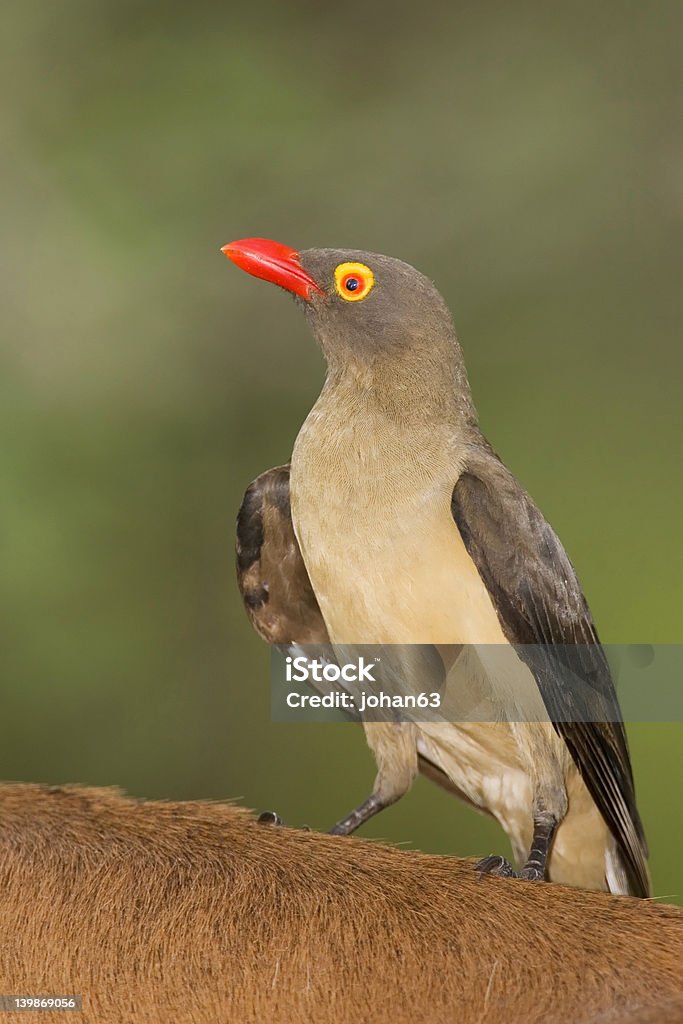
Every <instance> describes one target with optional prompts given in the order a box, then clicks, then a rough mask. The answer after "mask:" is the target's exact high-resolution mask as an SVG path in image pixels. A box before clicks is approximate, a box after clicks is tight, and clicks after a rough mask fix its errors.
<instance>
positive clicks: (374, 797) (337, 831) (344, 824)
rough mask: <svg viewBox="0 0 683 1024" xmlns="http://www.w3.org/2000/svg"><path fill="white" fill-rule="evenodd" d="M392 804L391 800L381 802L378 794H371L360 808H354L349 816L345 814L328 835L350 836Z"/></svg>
mask: <svg viewBox="0 0 683 1024" xmlns="http://www.w3.org/2000/svg"><path fill="white" fill-rule="evenodd" d="M392 803H394V801H393V800H383V799H382V797H381V796H380V795H379V794H378V793H371V794H370V796H369V797H368V798H367V800H364V801H363V803H362V804H361V805H360V807H356V809H355V811H351V813H350V814H347V815H346V817H345V818H342V819H341V821H338V822H337V824H336V825H335V826H334V827H333V828H331V829H330V835H331V836H350V835H351V833H352V832H355V831H356V829H357V828H360V826H361V825H364V824H365V822H366V821H369V820H370V818H374V816H375V815H376V814H379V812H380V811H383V810H384V808H385V807H388V806H389V804H392Z"/></svg>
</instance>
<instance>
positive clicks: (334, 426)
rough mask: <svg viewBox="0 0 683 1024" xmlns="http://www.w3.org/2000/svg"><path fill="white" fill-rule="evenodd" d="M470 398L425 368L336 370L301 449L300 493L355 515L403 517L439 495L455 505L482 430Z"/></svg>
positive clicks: (295, 471) (295, 481)
mask: <svg viewBox="0 0 683 1024" xmlns="http://www.w3.org/2000/svg"><path fill="white" fill-rule="evenodd" d="M459 383H460V387H458V384H459ZM464 394H465V399H466V400H465V401H463V400H462V397H461V398H460V400H459V399H458V396H459V395H460V396H462V395H463V390H462V382H458V381H456V380H455V379H448V377H446V379H444V373H443V371H440V372H439V373H438V374H437V373H435V372H434V368H432V367H428V366H425V365H424V364H422V365H420V366H416V365H415V364H412V365H410V366H404V365H400V364H399V365H394V366H392V367H391V370H390V371H388V372H378V368H376V367H372V366H367V365H365V366H360V367H356V366H353V365H352V364H351V365H350V364H348V363H347V364H346V365H345V366H344V367H343V368H341V369H339V368H337V367H335V366H331V367H330V370H329V373H328V376H327V380H326V382H325V386H324V388H323V390H322V392H321V394H320V397H319V398H318V400H317V402H316V403H315V405H314V407H313V409H312V410H311V412H310V413H309V415H308V417H307V419H306V421H305V423H304V425H303V426H302V428H301V431H300V432H299V436H298V437H297V440H296V444H295V446H294V452H293V455H292V488H293V490H295V491H298V492H299V495H300V496H301V497H303V495H304V494H305V495H307V496H312V493H313V492H315V493H316V494H318V495H319V494H320V493H321V492H324V493H325V495H326V497H327V500H328V502H330V503H332V504H337V505H344V504H348V506H349V507H350V508H355V509H360V508H361V507H367V508H369V509H372V508H378V507H382V509H383V510H385V509H387V506H388V504H392V505H394V507H395V508H397V509H399V508H401V507H402V506H404V505H405V504H406V503H409V502H411V501H417V500H421V497H422V496H423V495H425V494H428V493H434V494H435V495H436V492H438V495H439V498H440V500H442V501H446V500H447V501H450V492H451V491H452V488H453V486H454V484H455V482H456V480H457V478H458V476H459V473H460V471H461V468H462V464H463V460H464V450H465V446H466V444H467V437H468V431H469V430H470V428H471V424H472V423H473V422H474V411H473V409H472V406H471V404H470V403H469V397H468V391H467V390H466V391H465V392H464ZM441 490H443V494H441Z"/></svg>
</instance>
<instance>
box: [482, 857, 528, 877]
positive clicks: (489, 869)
mask: <svg viewBox="0 0 683 1024" xmlns="http://www.w3.org/2000/svg"><path fill="white" fill-rule="evenodd" d="M474 870H475V871H478V872H479V874H480V875H496V877H497V878H517V877H518V875H517V872H516V871H515V869H514V868H513V866H512V864H511V863H510V861H509V860H506V859H505V857H499V856H497V855H496V854H492V855H491V856H490V857H484V859H483V860H480V861H479V863H478V864H475V865H474Z"/></svg>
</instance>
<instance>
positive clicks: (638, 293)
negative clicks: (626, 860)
mask: <svg viewBox="0 0 683 1024" xmlns="http://www.w3.org/2000/svg"><path fill="white" fill-rule="evenodd" d="M682 29H683V16H681V9H680V6H679V5H675V4H673V3H672V4H670V5H669V4H666V3H655V4H648V5H639V6H638V5H632V4H624V3H616V2H613V0H606V2H603V3H601V4H598V5H596V4H595V3H590V4H589V3H583V2H579V3H573V4H571V5H568V6H567V5H550V6H549V5H547V4H544V3H541V2H540V0H537V2H531V3H527V4H523V5H518V4H514V5H508V4H504V3H500V2H498V3H483V4H479V5H473V4H460V3H455V4H445V3H444V4H433V5H426V4H415V3H411V4H402V3H392V4H387V3H381V2H375V3H367V2H366V3H358V2H355V0H349V2H346V3H344V4H332V5H320V4H318V3H305V2H291V0H290V2H288V3H286V4H285V3H276V2H270V3H261V4H258V3H256V4H252V5H242V4H230V3H218V2H215V3H207V2H203V0H195V2H194V3H193V4H187V3H169V2H166V3H163V4H162V3H159V2H147V3H144V4H141V3H139V2H135V3H134V2H125V0H82V2H79V0H61V2H60V3H58V4H48V3H46V2H45V0H42V2H32V0H26V2H23V3H21V4H19V3H14V4H11V3H10V4H9V5H6V6H5V9H4V31H3V33H2V42H1V43H0V46H1V47H2V51H3V52H2V53H0V57H1V59H0V79H1V83H2V89H1V91H0V97H1V98H0V131H1V132H2V141H3V146H2V149H3V156H4V160H3V166H2V170H1V171H0V174H1V179H0V185H1V189H2V193H1V194H2V205H3V231H2V240H1V242H0V245H1V247H2V264H3V270H2V275H1V276H0V290H1V292H2V310H3V321H4V323H3V330H2V347H1V351H0V371H1V375H0V429H1V430H2V443H1V445H0V509H1V513H0V514H1V517H2V522H1V525H2V529H1V533H0V544H1V550H2V573H1V576H0V617H1V618H0V628H1V638H0V639H1V648H0V658H1V666H0V670H1V681H2V720H3V728H2V736H3V742H2V767H1V769H0V772H1V774H2V776H3V777H4V778H7V779H23V780H37V781H46V782H52V783H57V782H61V781H77V782H83V783H91V784H107V785H108V784H118V785H121V786H123V787H125V788H126V789H127V790H129V791H130V792H132V793H134V794H138V795H143V796H148V797H188V798H198V797H211V798H218V797H239V798H242V799H243V800H244V802H245V803H246V804H247V805H249V806H251V807H255V808H260V809H262V808H266V807H267V808H270V807H274V808H276V809H277V810H278V811H279V812H280V813H281V814H282V815H283V816H284V817H285V819H286V820H287V821H288V822H290V823H292V824H300V823H303V822H307V823H309V824H311V825H312V826H315V827H320V828H323V827H327V826H329V825H331V824H332V822H333V821H334V820H335V819H336V818H338V817H339V816H340V815H342V814H343V813H345V812H347V811H348V810H350V808H351V807H352V806H354V805H355V804H356V803H358V802H359V800H360V799H361V798H363V797H365V796H366V795H367V793H368V792H369V787H370V784H371V781H372V778H373V774H374V772H373V763H372V759H371V755H370V754H369V752H368V751H367V749H366V747H365V743H364V739H363V736H362V734H361V733H360V731H359V730H358V729H357V728H355V727H353V726H350V725H340V726H332V725H317V726H315V725H298V726H295V725H281V724H280V725H278V724H273V723H271V721H270V711H269V702H270V687H269V678H270V670H269V654H268V651H267V649H266V647H265V646H264V645H263V644H262V643H261V642H260V641H259V640H258V639H257V637H256V636H255V635H254V634H253V633H252V631H251V629H250V627H249V625H248V623H247V620H246V617H245V616H244V614H243V611H242V608H241V605H240V601H239V597H238V594H237V589H236V586H235V583H234V575H233V521H234V515H235V512H236V509H237V507H238V504H239V501H240V498H241V495H242V492H243V490H244V488H245V486H246V485H247V484H248V483H249V481H250V480H251V479H252V478H253V477H254V476H255V475H257V474H258V473H259V472H260V471H262V470H263V469H266V468H267V467H269V466H271V465H274V464H276V463H279V462H283V461H285V460H286V459H287V458H288V457H289V452H290V450H291V446H292V442H293V440H294V437H295V436H296V433H297V430H298V427H299V425H300V424H301V422H302V421H303V419H304V417H305V415H306V413H307V411H308V409H309V407H310V405H311V404H312V402H313V401H314V399H315V397H316V395H317V392H318V389H319V387H320V384H321V381H322V375H323V365H322V360H321V357H320V355H319V353H318V352H317V351H316V348H315V345H314V343H313V342H312V340H311V339H310V338H309V337H308V334H307V330H306V327H305V325H304V323H303V320H302V318H301V316H300V314H299V313H298V311H297V310H296V309H295V308H294V306H293V304H292V303H291V302H289V301H288V300H287V299H286V298H285V296H284V295H282V293H279V292H278V291H277V290H275V289H271V288H268V287H267V286H265V285H264V284H262V283H260V282H256V281H253V280H251V279H248V278H247V277H246V276H244V275H243V274H240V273H238V272H237V271H236V270H235V268H234V267H231V266H230V265H229V264H228V263H227V262H226V260H225V259H224V257H223V256H221V254H220V252H219V247H220V246H221V245H222V244H224V243H225V242H227V241H229V240H230V239H232V238H239V237H242V236H245V235H262V236H265V237H272V238H276V239H279V240H282V241H285V242H287V243H290V244H292V245H295V246H298V247H307V246H315V245H321V246H325V245H333V246H350V247H358V248H367V249H370V250H375V251H383V252H388V253H391V254H392V255H396V256H399V257H402V258H403V259H406V260H408V261H409V262H411V263H414V264H415V265H417V266H418V267H419V268H420V269H422V270H423V271H425V272H426V273H427V274H429V275H430V276H431V277H433V278H434V279H435V280H436V281H437V283H438V285H439V286H440V288H441V290H442V291H443V293H444V295H445V296H446V298H447V300H448V302H449V304H450V306H451V308H452V309H453V311H454V314H455V319H456V324H457V326H458V329H459V333H460V337H461V340H462V343H463V346H464V348H465V353H466V357H467V361H468V366H469V370H470V375H471V379H472V384H473V387H474V391H475V398H476V401H477V404H478V408H479V411H480V415H481V421H482V424H483V427H484V429H485V431H486V433H487V434H488V435H489V437H490V438H491V439H492V441H493V443H494V444H495V446H496V448H497V449H498V450H499V452H500V453H501V455H502V456H503V457H504V458H505V459H506V461H507V462H508V463H509V465H510V466H511V467H512V468H513V470H514V471H515V472H516V473H517V475H518V476H519V477H520V478H521V480H522V481H523V482H524V483H525V485H526V486H527V487H528V489H529V490H530V491H531V493H532V494H533V495H534V497H535V498H536V500H537V501H538V502H539V504H540V505H541V507H542V508H543V510H544V512H545V513H546V515H547V516H548V518H549V519H550V521H551V522H552V523H553V524H554V526H555V527H556V529H557V530H558V532H559V533H560V535H561V536H562V538H563V540H564V541H565V544H566V546H567V547H568V549H569V551H570V554H571V555H572V557H573V559H574V561H575V563H576V565H577V568H578V570H579V572H580V575H581V577H582V580H583V582H584V585H585V588H586V591H587V594H588V597H589V600H590V602H591V604H592V607H593V611H594V614H595V617H596V619H597V622H598V625H599V628H600V630H601V633H602V635H603V638H604V639H605V640H608V641H612V642H626V643H638V642H651V643H655V642H659V643H665V642H678V641H680V640H681V639H683V636H682V630H681V625H680V609H681V606H682V600H681V599H682V597H683V593H682V588H683V565H681V558H680V549H681V545H680V506H681V500H682V498H683V488H682V485H681V473H680V467H681V456H682V454H683V452H682V451H681V431H680V423H679V416H680V413H679V409H680V388H681V384H680V380H681V369H682V365H681V364H682V359H681V343H680V329H679V325H680V312H681V310H680V307H679V302H678V299H679V293H680V283H679V273H680V271H679V268H678V266H677V261H676V256H677V255H678V252H679V248H678V245H677V243H678V241H679V227H680V215H681V209H682V207H683V188H682V186H681V181H682V178H681V162H682V156H683V154H682V151H681V140H680V132H679V127H680V126H679V124H678V120H677V109H676V108H677V100H676V96H677V92H678V89H679V86H680V80H679V70H678V61H679V54H678V52H677V51H678V40H679V39H680V34H681V30H682ZM630 735H631V743H632V749H633V757H634V763H635V771H636V777H637V782H638V790H639V799H640V804H641V807H642V811H643V815H644V818H645V823H646V827H647V830H648V833H649V837H650V841H651V846H652V869H653V874H654V880H655V887H656V892H657V894H658V895H660V896H664V897H665V898H677V899H678V898H679V897H680V894H681V893H682V892H683V880H682V878H681V872H680V861H681V856H680V850H681V844H682V843H683V830H682V825H681V800H680V786H681V781H682V773H681V767H682V766H681V760H680V750H681V742H682V740H683V731H682V730H681V728H680V727H679V726H674V725H647V726H645V725H640V726H638V725H634V726H632V727H631V729H630ZM365 834H367V835H373V836H382V837H385V838H388V839H391V840H393V841H397V842H402V843H412V844H414V845H416V846H419V847H421V848H422V849H425V850H431V851H440V852H447V851H449V852H454V853H457V854H462V855H483V854H487V853H489V852H492V851H497V852H498V851H502V852H504V851H505V850H506V849H507V843H506V842H505V841H504V837H503V834H502V832H501V831H500V830H499V828H498V827H497V826H496V825H495V824H494V823H492V822H489V821H488V820H486V819H484V818H482V817H479V816H477V815H476V814H475V813H474V812H472V811H470V810H468V809H466V808H464V807H462V806H460V805H458V804H457V803H456V802H455V801H454V800H453V799H452V798H450V797H448V796H447V795H445V794H442V793H441V792H439V791H438V790H437V789H436V788H435V787H433V786H430V785H429V784H428V783H425V782H422V781H419V782H418V783H417V784H416V786H415V789H414V791H413V792H412V793H411V794H410V795H409V796H408V797H406V798H405V800H404V801H402V802H401V803H400V804H399V805H398V806H396V807H395V808H393V809H392V810H390V811H388V812H386V814H384V815H383V816H381V817H380V818H378V819H376V821H375V822H374V823H373V824H371V825H370V826H368V827H367V828H366V829H365Z"/></svg>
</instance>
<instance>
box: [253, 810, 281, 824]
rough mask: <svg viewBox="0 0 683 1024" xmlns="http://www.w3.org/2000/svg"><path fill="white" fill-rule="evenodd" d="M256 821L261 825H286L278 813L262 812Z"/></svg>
mask: <svg viewBox="0 0 683 1024" xmlns="http://www.w3.org/2000/svg"><path fill="white" fill-rule="evenodd" d="M256 820H257V822H258V823H259V825H278V826H281V825H284V821H283V820H282V818H281V817H280V815H279V814H278V813H277V811H262V812H261V814H259V816H258V818H257V819H256Z"/></svg>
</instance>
